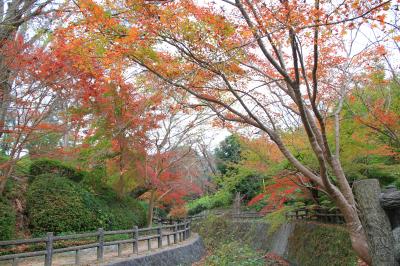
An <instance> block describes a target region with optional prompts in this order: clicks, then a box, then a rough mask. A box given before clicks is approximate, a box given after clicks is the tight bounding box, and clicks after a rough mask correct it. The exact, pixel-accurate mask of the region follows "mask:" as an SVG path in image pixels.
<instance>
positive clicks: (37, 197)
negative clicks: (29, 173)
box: [27, 174, 99, 234]
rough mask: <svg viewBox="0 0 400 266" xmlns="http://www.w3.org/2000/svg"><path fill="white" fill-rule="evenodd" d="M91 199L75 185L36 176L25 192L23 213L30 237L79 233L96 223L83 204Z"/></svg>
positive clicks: (89, 228)
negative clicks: (30, 233) (25, 207)
mask: <svg viewBox="0 0 400 266" xmlns="http://www.w3.org/2000/svg"><path fill="white" fill-rule="evenodd" d="M88 200H90V201H93V202H94V201H95V199H94V197H93V196H92V195H91V194H90V193H89V192H87V191H86V190H84V189H82V188H81V187H80V186H79V185H77V184H76V183H74V182H72V181H71V180H69V179H66V178H64V177H61V176H54V175H51V174H47V175H41V176H37V177H36V178H35V180H34V181H33V182H32V184H31V185H30V186H29V189H28V192H27V211H28V217H29V222H30V227H31V231H32V233H33V234H41V233H44V232H54V233H61V232H82V231H89V230H94V229H96V228H97V227H98V225H99V223H98V221H97V219H96V214H95V213H94V212H93V210H92V209H89V208H88V207H87V206H86V202H85V201H88Z"/></svg>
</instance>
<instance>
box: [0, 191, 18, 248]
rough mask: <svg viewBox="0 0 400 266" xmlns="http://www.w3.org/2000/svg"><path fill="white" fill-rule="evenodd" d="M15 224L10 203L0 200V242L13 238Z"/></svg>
mask: <svg viewBox="0 0 400 266" xmlns="http://www.w3.org/2000/svg"><path fill="white" fill-rule="evenodd" d="M15 223H16V217H15V212H14V209H13V207H12V206H11V204H10V202H9V201H8V200H6V199H4V198H0V241H2V240H10V239H12V238H14V236H15Z"/></svg>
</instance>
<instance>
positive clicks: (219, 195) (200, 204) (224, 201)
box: [187, 190, 232, 215]
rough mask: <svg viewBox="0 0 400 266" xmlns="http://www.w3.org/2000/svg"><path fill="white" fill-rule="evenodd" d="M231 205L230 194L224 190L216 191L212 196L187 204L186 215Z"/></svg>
mask: <svg viewBox="0 0 400 266" xmlns="http://www.w3.org/2000/svg"><path fill="white" fill-rule="evenodd" d="M231 203H232V193H230V192H229V191H226V190H218V191H217V192H216V193H215V194H214V195H207V196H204V197H201V198H198V199H196V200H193V201H191V202H189V203H188V205H187V207H188V214H189V215H194V214H197V213H200V212H202V211H204V210H211V209H214V208H218V207H227V206H229V205H230V204H231Z"/></svg>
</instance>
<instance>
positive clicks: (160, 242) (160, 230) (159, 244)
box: [157, 226, 163, 248]
mask: <svg viewBox="0 0 400 266" xmlns="http://www.w3.org/2000/svg"><path fill="white" fill-rule="evenodd" d="M157 234H158V248H161V247H162V238H163V236H162V226H159V227H158V228H157Z"/></svg>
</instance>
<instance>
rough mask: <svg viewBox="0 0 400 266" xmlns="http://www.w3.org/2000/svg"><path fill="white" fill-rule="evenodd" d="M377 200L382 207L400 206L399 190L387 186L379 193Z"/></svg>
mask: <svg viewBox="0 0 400 266" xmlns="http://www.w3.org/2000/svg"><path fill="white" fill-rule="evenodd" d="M379 202H380V204H381V206H382V208H383V209H385V210H391V209H396V208H400V191H399V190H397V189H396V188H388V189H386V190H384V191H383V193H381V194H380V197H379Z"/></svg>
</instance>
